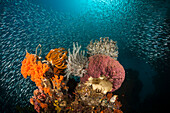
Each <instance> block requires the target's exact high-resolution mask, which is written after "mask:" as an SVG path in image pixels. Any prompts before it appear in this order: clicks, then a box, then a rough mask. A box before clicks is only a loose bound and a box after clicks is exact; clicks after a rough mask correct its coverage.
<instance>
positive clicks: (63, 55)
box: [45, 48, 67, 74]
mask: <svg viewBox="0 0 170 113" xmlns="http://www.w3.org/2000/svg"><path fill="white" fill-rule="evenodd" d="M45 58H46V60H47V61H48V62H50V63H51V65H52V66H54V68H53V70H54V73H55V74H59V73H61V71H63V70H64V69H66V68H67V65H66V59H67V51H65V49H64V48H58V49H57V48H56V49H52V50H50V52H49V53H48V54H47V55H46V57H45Z"/></svg>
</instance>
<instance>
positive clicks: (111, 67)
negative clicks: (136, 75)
mask: <svg viewBox="0 0 170 113" xmlns="http://www.w3.org/2000/svg"><path fill="white" fill-rule="evenodd" d="M89 77H91V78H93V80H91V79H89ZM96 78H98V79H97V80H100V78H101V79H102V81H103V80H105V82H109V83H108V84H112V89H111V90H109V91H115V90H117V89H118V88H119V87H120V86H121V84H122V82H123V81H124V79H125V70H124V68H123V66H122V65H121V64H120V63H119V62H118V61H117V60H114V59H113V58H111V57H109V56H106V55H93V56H91V57H89V64H88V68H87V74H86V75H84V77H82V78H81V81H82V82H86V81H88V80H91V81H89V84H90V85H91V84H94V86H95V84H96V82H95V79H96ZM100 81H101V80H100ZM97 83H100V82H99V81H98V82H97ZM99 85H100V84H99ZM101 86H102V87H103V88H99V89H103V90H104V89H107V90H106V91H108V89H109V88H108V86H107V88H106V87H105V86H104V85H102V84H101ZM103 93H106V92H103Z"/></svg>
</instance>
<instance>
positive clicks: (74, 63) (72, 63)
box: [65, 43, 88, 79]
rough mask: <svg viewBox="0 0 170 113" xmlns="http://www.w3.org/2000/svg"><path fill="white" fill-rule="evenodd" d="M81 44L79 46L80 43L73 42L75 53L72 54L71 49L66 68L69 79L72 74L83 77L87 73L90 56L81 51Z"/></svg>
mask: <svg viewBox="0 0 170 113" xmlns="http://www.w3.org/2000/svg"><path fill="white" fill-rule="evenodd" d="M80 48H81V46H78V43H76V45H75V43H73V53H72V54H71V52H70V49H69V50H68V51H69V56H68V60H67V69H66V75H65V76H67V79H68V78H69V76H70V75H71V74H72V75H74V76H79V77H83V75H84V74H85V73H86V70H85V68H87V66H88V58H87V57H85V56H84V55H85V51H81V52H80V53H79V51H80Z"/></svg>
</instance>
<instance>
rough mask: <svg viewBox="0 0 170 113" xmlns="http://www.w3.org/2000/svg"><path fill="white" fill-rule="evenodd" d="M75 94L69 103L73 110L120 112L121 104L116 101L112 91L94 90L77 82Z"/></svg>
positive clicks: (105, 112)
mask: <svg viewBox="0 0 170 113" xmlns="http://www.w3.org/2000/svg"><path fill="white" fill-rule="evenodd" d="M75 95H76V97H75V101H74V102H72V104H71V107H72V109H73V111H74V112H83V113H86V112H89V113H90V112H95V113H98V112H101V113H102V112H104V113H107V112H109V113H112V112H114V113H121V110H120V107H121V106H122V105H121V103H120V102H119V101H118V96H117V95H113V94H112V93H109V92H108V93H107V94H103V93H100V91H98V90H95V91H94V90H93V89H92V87H91V86H87V85H85V84H83V83H79V84H78V86H77V87H76V91H75ZM116 111H119V112H116Z"/></svg>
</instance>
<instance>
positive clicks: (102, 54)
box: [21, 37, 125, 113]
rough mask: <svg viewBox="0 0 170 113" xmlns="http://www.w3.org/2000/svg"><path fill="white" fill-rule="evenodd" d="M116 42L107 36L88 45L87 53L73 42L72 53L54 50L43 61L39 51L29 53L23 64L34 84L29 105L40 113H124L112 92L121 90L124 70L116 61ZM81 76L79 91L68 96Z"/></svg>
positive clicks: (24, 72)
mask: <svg viewBox="0 0 170 113" xmlns="http://www.w3.org/2000/svg"><path fill="white" fill-rule="evenodd" d="M116 43H117V42H115V41H113V40H109V38H108V37H105V38H100V40H99V41H97V40H96V41H95V42H94V43H93V42H92V41H91V42H90V44H89V45H88V46H87V50H88V51H87V54H88V56H89V57H86V56H85V51H80V49H81V46H79V45H78V43H76V44H75V43H73V52H70V49H69V50H68V56H67V50H65V49H64V48H58V49H57V48H56V49H52V50H51V51H50V52H49V53H48V54H47V55H46V57H45V60H42V58H41V56H40V55H41V49H40V53H39V55H38V54H37V49H38V48H41V45H40V44H39V45H38V46H37V48H36V52H35V54H30V53H28V52H27V51H26V56H25V59H24V60H23V61H22V66H21V73H22V75H23V77H24V78H27V76H29V77H30V79H31V80H32V81H33V82H35V84H36V86H37V89H36V90H34V92H33V96H32V98H30V103H31V104H32V105H33V106H34V109H35V110H36V111H37V112H38V113H40V112H47V113H51V112H57V113H59V112H69V113H83V112H84V113H123V112H122V111H121V110H120V107H121V106H122V105H121V103H120V102H119V101H118V96H117V95H113V93H112V92H114V91H115V90H117V89H118V88H120V87H121V84H122V82H123V81H124V79H125V70H124V68H123V66H122V65H121V64H120V63H119V62H118V61H117V57H118V47H117V45H116ZM71 77H72V78H74V77H79V78H80V81H79V82H78V84H77V86H76V88H75V89H74V91H73V92H72V94H70V93H69V91H68V89H69V86H68V85H67V83H68V81H69V79H70V78H71Z"/></svg>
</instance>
